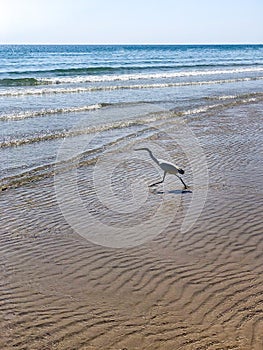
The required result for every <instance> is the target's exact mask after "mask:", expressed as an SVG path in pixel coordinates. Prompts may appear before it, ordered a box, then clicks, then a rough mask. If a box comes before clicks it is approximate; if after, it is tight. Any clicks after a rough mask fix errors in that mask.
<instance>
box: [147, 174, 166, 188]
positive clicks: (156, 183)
mask: <svg viewBox="0 0 263 350" xmlns="http://www.w3.org/2000/svg"><path fill="white" fill-rule="evenodd" d="M165 176H166V171H165V172H164V174H163V179H162V181H159V182H155V183H154V184H152V185H149V187H153V186H155V185H158V184H161V183H162V182H164V179H165Z"/></svg>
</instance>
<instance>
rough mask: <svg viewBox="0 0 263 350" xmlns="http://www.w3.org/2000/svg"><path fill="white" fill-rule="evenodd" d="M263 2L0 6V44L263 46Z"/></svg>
mask: <svg viewBox="0 0 263 350" xmlns="http://www.w3.org/2000/svg"><path fill="white" fill-rule="evenodd" d="M262 16H263V0H0V43H2V44H3V43H28V44H29V43H84V44H85V43H87V44H89V43H90V44H93V43H263V20H262Z"/></svg>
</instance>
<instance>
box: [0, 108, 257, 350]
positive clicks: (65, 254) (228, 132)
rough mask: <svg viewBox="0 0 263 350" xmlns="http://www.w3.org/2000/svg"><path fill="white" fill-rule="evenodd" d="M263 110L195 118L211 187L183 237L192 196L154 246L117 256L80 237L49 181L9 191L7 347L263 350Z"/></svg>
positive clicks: (5, 199) (5, 217)
mask: <svg viewBox="0 0 263 350" xmlns="http://www.w3.org/2000/svg"><path fill="white" fill-rule="evenodd" d="M261 111H262V104H260V103H257V104H253V103H251V104H248V105H243V106H237V107H232V108H229V109H224V110H221V111H218V112H217V113H214V112H213V111H212V112H210V113H209V114H203V115H198V116H192V117H191V116H190V117H189V121H188V123H189V126H190V127H191V128H192V129H193V131H194V132H195V133H196V135H197V137H198V138H199V140H200V142H201V144H202V147H203V149H204V152H205V154H206V156H207V163H208V168H209V190H208V197H207V201H206V204H205V207H204V210H203V212H202V214H201V216H200V217H199V219H198V221H197V222H196V224H195V225H194V227H193V228H192V229H191V230H190V231H188V232H186V233H182V232H181V231H180V227H181V223H182V220H183V214H184V212H185V207H186V206H187V203H188V201H189V196H191V194H189V195H186V196H185V195H184V196H183V202H182V209H181V211H180V210H179V211H178V214H177V216H176V218H175V219H174V221H173V222H172V223H171V224H170V225H169V227H168V228H167V229H166V230H165V231H164V232H162V233H161V234H160V235H159V236H157V237H156V238H155V239H153V240H151V241H149V242H146V243H145V244H143V245H140V246H137V247H134V248H122V249H113V248H107V247H102V246H98V245H95V244H93V243H90V242H89V241H87V240H85V239H84V238H82V237H81V236H79V235H77V234H76V233H75V232H74V231H73V230H72V228H71V227H70V226H69V225H68V224H67V222H66V221H65V219H64V217H63V215H62V214H61V212H60V209H59V207H58V205H57V202H56V197H55V193H54V187H53V182H52V180H51V179H44V180H41V181H39V182H35V183H30V184H27V185H24V186H22V187H19V188H16V189H8V190H6V191H4V192H2V193H1V214H2V215H1V216H2V219H1V227H0V233H1V235H0V277H1V278H0V329H1V338H0V348H1V349H5V350H9V349H28V350H29V349H30V350H34V349H41V350H48V349H52V350H53V349H55V350H57V349H63V350H64V349H71V350H72V349H83V350H84V349H87V350H97V349H112V350H113V349H116V350H118V349H128V350H134V349H138V350H139V349H151V350H152V349H167V350H168V349H171V350H174V349H186V350H188V349H194V350H197V349H198V350H201V349H202V350H203V349H213V350H215V349H218V350H219V349H224V350H226V349H228V350H229V349H238V350H240V349H241V350H243V349H244V350H248V349H255V350H262V349H263V336H262V329H263V275H262V264H263V223H262V207H263V196H262V188H263V186H262V185H263V180H262V179H263V165H262V140H263V137H262V136H263V135H262V125H263V123H262V112H261ZM182 160H183V154H182ZM185 179H186V180H188V181H191V179H190V178H189V179H187V175H186V177H185ZM169 186H171V190H176V189H180V183H176V182H171V184H170V185H169ZM176 193H177V192H176V191H175V192H174V196H176ZM152 195H154V194H152Z"/></svg>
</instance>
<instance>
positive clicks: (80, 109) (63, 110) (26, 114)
mask: <svg viewBox="0 0 263 350" xmlns="http://www.w3.org/2000/svg"><path fill="white" fill-rule="evenodd" d="M101 107H102V106H101V105H100V104H95V105H89V106H82V107H68V108H54V109H42V110H40V111H26V112H23V113H17V114H6V115H0V120H2V121H5V120H22V119H26V118H35V117H42V116H43V117H44V116H47V115H51V114H60V113H74V112H86V111H91V110H95V109H99V108H101Z"/></svg>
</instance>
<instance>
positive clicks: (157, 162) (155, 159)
mask: <svg viewBox="0 0 263 350" xmlns="http://www.w3.org/2000/svg"><path fill="white" fill-rule="evenodd" d="M148 152H149V155H150V157H151V158H152V160H153V161H154V162H155V163H156V164H158V165H159V161H158V159H157V158H155V156H154V155H153V154H152V151H150V150H148Z"/></svg>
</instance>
